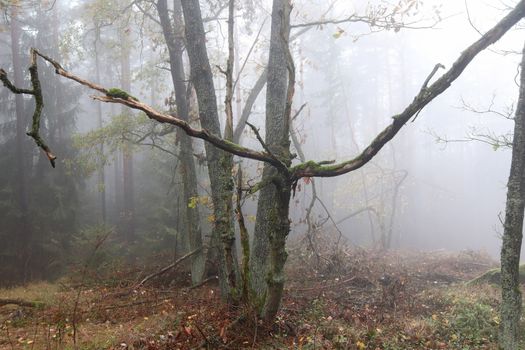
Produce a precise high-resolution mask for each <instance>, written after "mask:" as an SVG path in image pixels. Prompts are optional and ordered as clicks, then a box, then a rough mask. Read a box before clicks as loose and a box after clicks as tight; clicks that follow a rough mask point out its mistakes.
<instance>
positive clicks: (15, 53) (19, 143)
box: [11, 6, 32, 281]
mask: <svg viewBox="0 0 525 350" xmlns="http://www.w3.org/2000/svg"><path fill="white" fill-rule="evenodd" d="M20 40H21V28H20V23H19V22H18V17H17V8H16V6H13V12H12V17H11V55H12V59H13V76H14V83H15V85H17V86H23V81H24V80H23V78H22V67H21V66H20V63H21V62H22V58H21V57H20ZM15 112H16V151H15V152H16V170H17V181H16V183H17V189H16V190H17V202H18V210H19V211H20V224H21V230H20V236H19V238H18V243H19V244H18V247H19V249H20V251H19V252H17V253H18V254H19V255H18V256H19V257H20V259H21V260H20V264H19V267H20V269H21V271H22V274H21V276H23V280H24V281H25V280H26V279H27V277H28V273H29V271H28V261H29V259H30V257H31V237H32V233H31V225H30V221H29V217H28V210H29V205H28V187H27V186H28V183H27V171H26V157H25V156H24V153H25V152H24V140H25V138H26V134H25V133H26V120H25V113H24V99H23V97H22V95H16V96H15Z"/></svg>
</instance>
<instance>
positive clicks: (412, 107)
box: [291, 0, 525, 181]
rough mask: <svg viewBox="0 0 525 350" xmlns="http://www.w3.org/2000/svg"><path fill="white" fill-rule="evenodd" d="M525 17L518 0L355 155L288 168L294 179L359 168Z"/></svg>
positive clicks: (524, 0) (334, 173)
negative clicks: (326, 164) (480, 55)
mask: <svg viewBox="0 0 525 350" xmlns="http://www.w3.org/2000/svg"><path fill="white" fill-rule="evenodd" d="M524 16H525V0H522V1H520V2H519V3H518V4H517V5H516V7H515V8H514V9H513V10H512V11H511V12H510V13H509V14H507V16H505V17H504V18H503V19H502V20H501V21H500V22H499V23H497V24H496V25H495V26H494V27H493V28H492V29H491V30H489V31H488V32H487V33H486V34H485V35H483V36H482V37H481V38H480V39H478V40H477V41H476V42H474V43H473V44H472V45H470V46H469V47H468V48H467V49H466V50H464V51H463V52H462V53H461V55H460V56H459V58H458V59H457V60H456V62H454V64H453V65H452V67H451V68H450V69H449V70H448V71H447V72H446V73H444V74H443V75H442V76H441V78H439V79H438V80H437V81H436V82H435V83H433V84H432V85H430V86H429V87H428V88H422V89H421V90H420V91H419V93H418V94H417V95H416V97H415V98H414V100H413V101H412V103H410V104H409V105H408V106H407V107H406V108H405V110H404V111H403V112H401V113H400V114H397V115H395V116H393V117H392V120H393V121H392V123H391V124H390V125H389V126H387V127H386V128H385V129H384V130H383V131H382V132H380V133H379V134H378V135H377V136H376V138H375V139H374V140H372V142H371V143H370V144H369V145H368V146H367V147H366V148H365V149H364V150H363V151H362V152H361V154H359V155H358V156H357V157H355V158H353V159H350V160H348V161H345V162H342V163H339V164H335V165H330V166H321V165H319V163H316V162H313V161H310V162H306V163H303V164H300V165H297V166H295V167H293V168H292V169H291V172H292V174H293V177H294V179H295V181H297V180H298V179H300V178H301V177H333V176H338V175H342V174H346V173H349V172H351V171H354V170H356V169H359V168H361V167H362V166H363V165H365V164H366V163H368V162H369V161H370V160H371V159H372V158H373V157H374V156H375V155H376V154H377V153H378V152H379V151H380V150H381V149H382V148H383V146H384V145H386V144H387V143H388V142H389V141H390V140H391V139H392V138H393V137H394V136H395V135H396V134H397V133H398V132H399V130H400V129H401V128H402V127H403V126H404V125H405V124H406V123H407V122H408V121H409V120H410V119H411V118H412V117H413V116H415V115H416V114H417V113H418V112H419V111H420V110H421V109H422V108H424V107H425V106H426V105H428V104H429V103H430V102H431V101H432V100H434V99H435V98H436V97H437V96H439V95H440V94H441V93H443V92H444V91H445V90H446V89H448V88H449V87H450V85H451V84H452V82H454V81H455V80H456V79H457V78H458V77H459V76H460V75H461V73H463V71H464V70H465V68H466V67H467V66H468V64H469V63H470V62H471V61H472V60H473V59H474V57H476V56H477V55H478V54H479V53H480V52H481V51H483V50H484V49H486V48H487V47H488V46H490V45H491V44H493V43H495V42H496V41H498V40H499V39H500V38H501V37H502V36H503V35H504V34H505V33H506V32H507V31H508V30H509V29H510V28H511V27H512V26H514V25H515V24H516V23H518V22H519V21H520V20H521V19H522V18H523V17H524Z"/></svg>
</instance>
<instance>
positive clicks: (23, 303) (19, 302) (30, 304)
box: [0, 299, 44, 307]
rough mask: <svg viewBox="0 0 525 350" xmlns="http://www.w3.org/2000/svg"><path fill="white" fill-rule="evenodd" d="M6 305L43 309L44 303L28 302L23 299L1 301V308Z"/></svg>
mask: <svg viewBox="0 0 525 350" xmlns="http://www.w3.org/2000/svg"><path fill="white" fill-rule="evenodd" d="M5 305H18V306H25V307H41V306H43V305H44V303H42V302H39V301H27V300H22V299H0V306H5Z"/></svg>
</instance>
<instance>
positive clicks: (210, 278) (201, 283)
mask: <svg viewBox="0 0 525 350" xmlns="http://www.w3.org/2000/svg"><path fill="white" fill-rule="evenodd" d="M218 279H219V277H218V276H211V277H208V278H206V279H205V280H203V281H202V282H200V283H197V284H196V285H194V286H191V287H189V288H188V289H190V290H192V289H197V288H199V287H202V286H203V285H205V284H206V283H208V282H211V281H215V280H218Z"/></svg>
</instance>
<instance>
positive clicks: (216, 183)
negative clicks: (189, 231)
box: [182, 0, 238, 300]
mask: <svg viewBox="0 0 525 350" xmlns="http://www.w3.org/2000/svg"><path fill="white" fill-rule="evenodd" d="M182 10H183V13H184V22H185V25H186V30H185V34H186V49H187V52H188V56H189V59H190V66H191V79H192V82H193V85H194V86H195V91H196V93H197V101H198V104H199V118H200V121H201V124H202V126H203V127H204V128H205V129H206V130H207V131H208V132H209V133H211V134H213V135H215V136H218V137H220V136H221V131H220V123H219V113H218V109H217V98H216V95H215V87H214V83H213V74H212V71H211V67H210V62H209V59H208V53H207V49H206V36H205V33H204V25H203V21H202V15H201V10H200V5H199V1H198V0H185V1H182ZM205 149H206V160H207V163H208V174H209V177H210V184H211V192H212V200H213V214H214V218H215V220H214V221H215V222H214V228H213V233H212V236H213V237H212V240H213V241H215V242H221V244H222V249H220V253H219V256H220V267H219V272H220V278H221V281H222V283H221V289H222V294H223V297H224V298H225V299H227V300H232V299H234V294H235V293H236V292H235V291H234V286H233V285H232V284H231V283H230V282H229V281H228V276H230V275H231V271H232V269H234V270H235V271H238V267H237V266H236V265H237V261H236V260H237V259H235V258H234V257H233V256H228V257H227V256H225V254H234V252H235V249H234V242H235V241H234V237H235V231H234V226H233V202H232V195H233V180H232V176H231V172H232V168H233V156H232V155H231V154H229V153H227V152H224V151H222V150H220V149H218V148H216V147H215V146H213V145H211V144H209V143H206V144H205ZM231 264H235V266H231ZM227 265H230V266H227ZM224 282H227V283H224Z"/></svg>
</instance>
